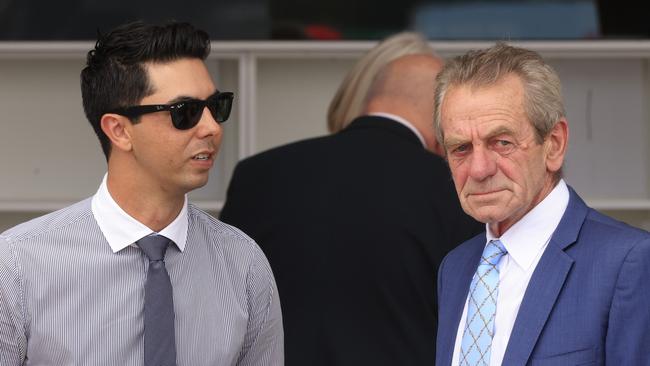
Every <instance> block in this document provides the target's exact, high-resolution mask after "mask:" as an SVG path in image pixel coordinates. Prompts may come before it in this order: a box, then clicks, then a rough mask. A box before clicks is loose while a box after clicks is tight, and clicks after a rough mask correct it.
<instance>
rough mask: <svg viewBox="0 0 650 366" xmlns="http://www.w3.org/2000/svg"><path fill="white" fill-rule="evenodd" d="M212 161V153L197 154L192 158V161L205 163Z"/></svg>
mask: <svg viewBox="0 0 650 366" xmlns="http://www.w3.org/2000/svg"><path fill="white" fill-rule="evenodd" d="M210 159H212V153H199V154H196V155H194V156H193V157H192V160H198V161H207V160H210Z"/></svg>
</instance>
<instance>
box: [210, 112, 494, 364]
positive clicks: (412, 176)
mask: <svg viewBox="0 0 650 366" xmlns="http://www.w3.org/2000/svg"><path fill="white" fill-rule="evenodd" d="M221 219H222V220H224V221H225V222H227V223H229V224H232V225H234V226H237V227H238V228H240V229H242V230H243V231H244V232H246V233H247V234H249V235H251V237H253V239H255V241H256V242H257V243H258V244H259V245H260V247H261V248H262V250H263V251H264V253H265V254H266V256H267V258H269V262H270V263H271V267H272V268H273V273H274V274H275V278H276V280H277V282H278V288H279V291H280V294H281V298H282V310H283V319H284V325H285V336H286V337H285V352H286V365H287V366H304V365H310V366H321V365H322V366H343V365H350V366H352V365H354V366H358V365H373V366H384V365H386V366H388V365H390V366H394V365H427V366H431V365H432V364H433V363H434V361H435V344H434V340H435V334H436V333H435V332H436V322H437V319H436V292H435V287H436V282H435V278H436V273H437V268H438V265H439V263H440V261H441V260H442V258H443V256H444V255H445V254H446V253H447V252H448V251H449V250H451V249H452V248H454V247H455V246H456V245H458V244H459V243H461V242H462V241H464V240H466V239H468V238H470V237H472V236H473V235H475V234H478V233H479V232H481V231H483V225H482V224H479V223H477V222H476V221H474V220H473V219H471V218H470V217H468V216H467V215H465V213H464V212H463V211H462V209H461V207H460V203H459V202H458V198H457V196H456V192H455V189H454V186H453V183H452V180H451V175H450V173H449V169H448V167H447V165H446V163H445V162H444V160H443V159H442V158H440V157H438V156H436V155H434V154H432V153H430V152H428V151H426V150H425V149H424V147H423V146H422V143H421V142H420V141H419V140H418V138H417V137H416V136H415V135H414V134H413V133H412V132H411V131H410V130H409V129H408V128H407V127H405V126H404V125H402V124H400V123H398V122H395V121H393V120H390V119H386V118H382V117H368V116H365V117H360V118H358V119H356V120H355V121H353V122H352V123H351V124H350V125H349V126H348V127H347V128H346V129H344V130H343V131H341V132H339V133H337V134H334V135H329V136H325V137H319V138H314V139H309V140H304V141H299V142H296V143H292V144H289V145H285V146H282V147H278V148H274V149H271V150H269V151H266V152H263V153H260V154H258V155H256V156H254V157H251V158H248V159H245V160H243V161H241V162H240V163H239V164H237V167H236V168H235V172H234V174H233V178H232V180H231V182H230V186H229V187H228V194H227V198H226V202H225V205H224V207H223V210H222V212H221Z"/></svg>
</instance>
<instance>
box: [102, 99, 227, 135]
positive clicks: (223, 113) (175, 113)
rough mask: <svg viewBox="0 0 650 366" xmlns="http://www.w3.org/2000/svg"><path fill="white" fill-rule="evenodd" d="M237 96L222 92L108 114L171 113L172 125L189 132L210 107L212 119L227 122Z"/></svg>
mask: <svg viewBox="0 0 650 366" xmlns="http://www.w3.org/2000/svg"><path fill="white" fill-rule="evenodd" d="M234 97H235V94H233V93H231V92H220V91H218V90H217V92H216V93H214V94H212V95H211V96H209V97H208V99H206V100H200V99H188V100H183V101H180V102H176V103H172V104H153V105H136V106H132V107H124V108H116V109H114V110H112V111H110V112H108V113H115V114H119V115H121V116H124V117H128V118H136V117H139V116H141V115H143V114H147V113H156V112H162V111H169V113H170V114H171V116H172V124H173V125H174V127H176V128H177V129H179V130H189V129H190V128H192V127H194V126H196V124H197V123H199V120H201V116H202V115H203V109H204V108H205V107H208V109H209V110H210V113H211V114H212V117H213V118H214V119H215V120H216V121H217V122H219V123H222V122H225V121H226V120H227V119H228V117H229V116H230V110H231V109H232V100H233V98H234Z"/></svg>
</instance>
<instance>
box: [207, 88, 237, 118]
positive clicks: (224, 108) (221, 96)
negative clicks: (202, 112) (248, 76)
mask: <svg viewBox="0 0 650 366" xmlns="http://www.w3.org/2000/svg"><path fill="white" fill-rule="evenodd" d="M232 99H233V93H229V92H226V93H218V94H217V95H215V97H214V99H212V100H210V101H209V102H208V103H209V105H208V106H209V108H210V112H211V113H212V117H214V119H215V120H217V122H219V123H222V122H225V121H227V120H228V117H230V110H231V109H232Z"/></svg>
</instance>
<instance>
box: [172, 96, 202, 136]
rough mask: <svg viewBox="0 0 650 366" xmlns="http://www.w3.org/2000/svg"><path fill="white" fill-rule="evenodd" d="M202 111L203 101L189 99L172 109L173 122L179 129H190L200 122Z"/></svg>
mask: <svg viewBox="0 0 650 366" xmlns="http://www.w3.org/2000/svg"><path fill="white" fill-rule="evenodd" d="M201 112H203V103H202V102H201V101H198V100H188V101H185V102H182V103H179V104H178V105H177V107H176V108H174V109H173V110H172V123H173V124H174V127H176V128H178V129H179V130H189V129H190V128H192V127H194V126H196V124H197V123H199V120H200V119H201V114H202V113H201Z"/></svg>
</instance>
